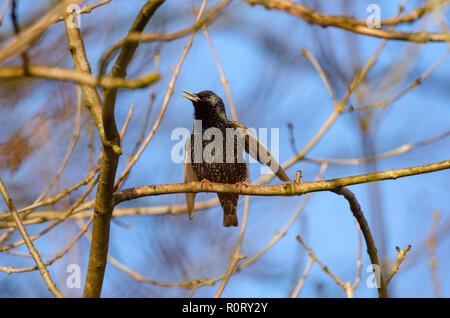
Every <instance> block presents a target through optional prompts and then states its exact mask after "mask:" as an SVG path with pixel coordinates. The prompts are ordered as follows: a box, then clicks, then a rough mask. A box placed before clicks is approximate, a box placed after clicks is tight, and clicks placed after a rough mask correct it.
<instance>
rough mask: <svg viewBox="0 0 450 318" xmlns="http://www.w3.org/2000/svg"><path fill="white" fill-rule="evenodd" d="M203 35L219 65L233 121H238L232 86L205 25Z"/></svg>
mask: <svg viewBox="0 0 450 318" xmlns="http://www.w3.org/2000/svg"><path fill="white" fill-rule="evenodd" d="M202 29H203V33H204V34H205V37H206V39H207V40H208V44H209V47H210V48H211V53H212V55H213V57H214V61H215V62H216V65H217V70H218V71H219V74H220V81H221V82H222V85H223V88H224V89H225V93H226V94H227V99H228V104H229V105H230V109H231V114H232V116H233V119H234V120H236V121H237V114H236V108H235V107H234V103H233V99H232V98H231V92H230V86H229V85H228V81H227V78H226V77H225V74H224V72H223V69H222V66H221V65H220V62H219V58H218V57H217V53H216V50H215V49H214V45H213V43H212V41H211V37H210V36H209V32H208V29H207V27H206V25H203V28H202Z"/></svg>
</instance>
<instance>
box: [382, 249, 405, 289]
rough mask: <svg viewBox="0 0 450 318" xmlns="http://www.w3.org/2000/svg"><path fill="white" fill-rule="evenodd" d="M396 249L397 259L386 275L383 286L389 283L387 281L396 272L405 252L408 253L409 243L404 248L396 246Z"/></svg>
mask: <svg viewBox="0 0 450 318" xmlns="http://www.w3.org/2000/svg"><path fill="white" fill-rule="evenodd" d="M395 249H396V250H397V253H398V254H397V261H396V262H395V264H394V265H392V268H391V272H390V273H389V275H388V277H387V278H386V282H385V283H384V284H385V286H387V285H388V284H389V282H390V281H391V279H392V277H393V276H394V275H395V274H396V273H397V272H398V269H399V267H400V264H401V263H402V262H403V260H404V259H405V255H406V253H408V251H409V250H410V249H411V245H408V246H407V247H406V248H404V249H400V248H399V247H398V246H397V247H396V248H395Z"/></svg>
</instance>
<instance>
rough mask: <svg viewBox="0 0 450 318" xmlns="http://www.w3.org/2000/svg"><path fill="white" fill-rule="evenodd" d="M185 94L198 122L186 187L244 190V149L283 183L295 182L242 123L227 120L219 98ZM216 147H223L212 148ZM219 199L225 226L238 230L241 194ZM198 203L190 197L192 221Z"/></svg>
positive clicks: (209, 94) (221, 195)
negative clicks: (195, 183)
mask: <svg viewBox="0 0 450 318" xmlns="http://www.w3.org/2000/svg"><path fill="white" fill-rule="evenodd" d="M183 92H185V93H186V94H187V95H181V96H183V97H185V98H187V99H189V100H191V101H192V103H193V105H194V119H195V122H194V131H193V133H191V135H190V138H188V139H187V141H186V146H185V150H186V151H185V163H184V182H185V183H188V182H192V181H201V182H202V185H203V184H205V185H208V184H209V183H210V182H217V183H227V184H237V186H239V188H240V187H242V184H243V182H244V181H245V179H246V177H247V165H246V163H245V161H244V159H243V154H242V152H243V151H242V149H245V151H246V152H247V153H249V154H250V155H251V156H252V157H253V158H254V159H256V160H258V161H259V162H260V163H263V164H264V163H265V164H267V165H268V166H269V167H270V168H271V170H272V171H273V172H274V174H275V175H276V176H277V177H278V178H279V179H280V180H281V181H284V182H291V181H290V180H289V177H288V176H287V175H286V173H285V172H284V170H283V169H282V168H281V166H280V165H279V164H278V162H277V161H276V160H275V158H274V157H273V156H272V155H271V154H270V152H269V151H268V150H267V148H266V147H264V145H263V144H262V143H260V142H259V140H258V139H257V138H256V137H255V136H254V135H253V134H252V133H251V132H250V130H248V129H247V127H245V126H244V125H242V124H241V123H239V122H237V121H233V120H230V119H228V118H227V115H226V113H225V105H224V103H223V101H222V99H221V98H220V97H219V96H217V95H216V94H215V93H213V92H212V91H208V90H207V91H202V92H200V93H197V94H194V93H191V92H188V91H185V90H183ZM196 124H197V126H196ZM199 125H201V130H200V128H199ZM196 127H197V128H196ZM208 131H209V132H210V133H209V134H208ZM211 131H212V133H211ZM230 131H231V132H234V135H232V137H231V138H232V139H231V138H229V137H228V136H229V135H227V132H228V133H229V132H230ZM196 134H197V137H196ZM206 135H208V136H209V135H214V138H212V136H209V137H211V138H206ZM230 135H231V134H230ZM209 139H211V140H209ZM239 142H241V148H240V150H241V151H239ZM213 143H214V145H215V146H220V147H218V148H217V147H211V145H212V144H213ZM227 146H228V147H227ZM208 147H209V148H210V149H208ZM221 147H222V148H221ZM219 148H221V149H219ZM205 150H209V151H206V152H205ZM217 196H218V197H219V201H220V204H221V206H222V209H223V225H224V226H225V227H230V226H237V225H238V219H237V215H236V207H237V201H238V198H239V194H235V193H217ZM194 201H195V193H186V202H187V207H188V212H189V218H190V219H192V218H193V215H194Z"/></svg>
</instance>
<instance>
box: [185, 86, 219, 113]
mask: <svg viewBox="0 0 450 318" xmlns="http://www.w3.org/2000/svg"><path fill="white" fill-rule="evenodd" d="M182 91H183V92H184V93H186V95H181V96H183V97H185V98H187V99H189V100H190V101H192V104H193V105H194V110H195V119H200V120H206V119H208V118H211V117H215V116H217V115H222V116H226V114H225V105H224V103H223V101H222V98H220V97H219V96H217V95H216V94H214V92H212V91H202V92H200V93H197V94H194V93H191V92H189V91H185V90H182Z"/></svg>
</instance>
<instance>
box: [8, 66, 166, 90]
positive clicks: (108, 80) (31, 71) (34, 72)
mask: <svg viewBox="0 0 450 318" xmlns="http://www.w3.org/2000/svg"><path fill="white" fill-rule="evenodd" d="M23 76H31V77H40V78H46V79H52V80H61V81H69V82H73V83H79V84H81V85H85V86H89V87H91V88H95V87H96V86H100V87H103V88H105V89H117V88H120V87H122V88H129V89H138V88H143V87H147V86H148V85H150V84H152V83H154V82H155V81H157V80H159V78H160V75H159V74H158V73H149V74H146V75H144V76H142V77H141V78H138V79H130V80H124V79H123V78H118V77H111V76H107V77H101V78H97V77H95V76H92V75H91V74H89V73H85V72H80V71H75V70H70V69H65V68H59V67H50V66H45V65H28V67H27V73H25V71H24V68H23V66H8V67H1V68H0V79H10V78H18V77H23Z"/></svg>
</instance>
